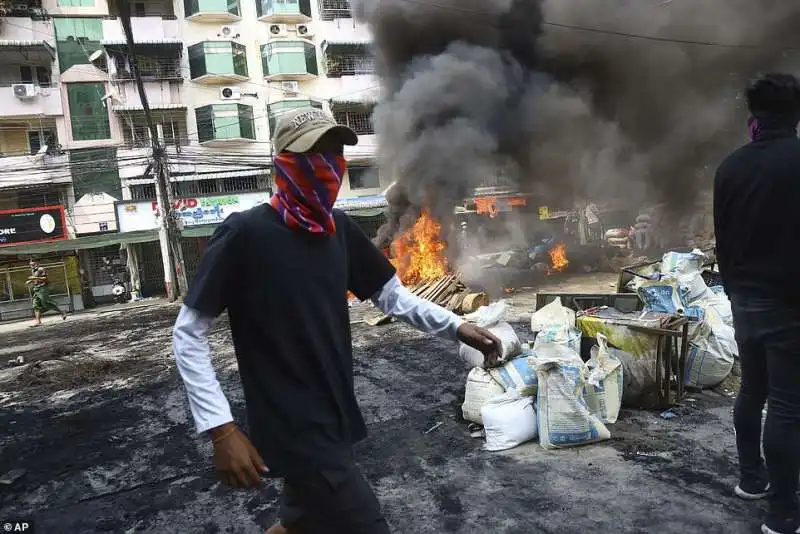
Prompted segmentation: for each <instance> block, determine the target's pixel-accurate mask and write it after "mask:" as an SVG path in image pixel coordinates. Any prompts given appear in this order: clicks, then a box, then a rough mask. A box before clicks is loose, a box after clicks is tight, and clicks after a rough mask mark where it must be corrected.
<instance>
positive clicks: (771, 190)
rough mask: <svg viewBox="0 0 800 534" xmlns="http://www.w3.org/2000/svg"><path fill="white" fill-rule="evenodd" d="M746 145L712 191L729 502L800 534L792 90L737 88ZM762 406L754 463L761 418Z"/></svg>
mask: <svg viewBox="0 0 800 534" xmlns="http://www.w3.org/2000/svg"><path fill="white" fill-rule="evenodd" d="M745 97H746V100H747V106H748V109H749V111H750V113H751V117H750V120H749V122H748V125H749V129H750V135H751V140H752V142H751V143H749V144H747V145H746V146H744V147H742V148H740V149H738V150H736V151H735V152H733V153H732V154H731V155H730V156H728V157H727V158H726V159H725V161H723V162H722V164H721V165H720V167H719V169H718V170H717V175H716V179H715V184H714V227H715V232H716V238H717V261H718V263H719V267H720V274H721V275H722V279H723V283H724V285H725V289H726V291H727V292H728V295H729V296H730V299H731V304H732V306H733V317H734V323H735V324H734V326H735V327H736V340H737V342H738V344H739V352H740V358H741V364H742V385H741V390H740V392H739V395H738V397H737V399H736V409H735V415H734V424H735V426H736V445H737V449H738V453H739V464H740V471H741V477H740V481H739V485H738V486H737V487H736V494H737V495H738V496H739V497H742V498H744V499H760V498H763V497H768V498H769V513H768V515H767V518H766V520H765V522H764V525H763V526H762V532H763V533H764V534H789V533H792V534H794V533H800V513H799V511H798V502H797V495H796V492H797V486H798V475H799V474H800V454H799V453H798V451H800V386H798V384H800V289H798V287H799V286H798V284H797V273H798V265H800V233H798V231H797V228H796V227H795V225H794V217H795V213H796V212H797V210H798V209H800V140H798V139H797V124H798V122H800V82H798V80H797V79H796V78H795V77H794V76H792V75H789V74H769V75H766V76H763V77H761V78H759V79H757V80H755V81H753V82H751V83H750V85H749V86H748V87H747V89H746V92H745ZM765 402H767V403H768V407H767V418H766V423H765V425H764V438H763V440H764V456H765V458H766V466H765V465H764V463H765V462H764V461H763V460H762V458H761V415H762V410H763V408H764V404H765Z"/></svg>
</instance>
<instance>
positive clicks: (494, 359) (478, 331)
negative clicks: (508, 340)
mask: <svg viewBox="0 0 800 534" xmlns="http://www.w3.org/2000/svg"><path fill="white" fill-rule="evenodd" d="M458 340H459V341H461V342H462V343H464V344H465V345H469V346H470V347H472V348H473V349H478V350H479V351H481V352H482V353H483V359H484V363H485V365H486V367H492V366H495V365H497V363H498V361H499V360H500V358H502V357H503V344H502V343H501V342H500V340H499V339H497V336H495V335H494V334H492V333H491V332H489V331H488V330H486V329H485V328H481V327H480V326H476V325H474V324H472V323H464V324H462V325H461V326H459V327H458Z"/></svg>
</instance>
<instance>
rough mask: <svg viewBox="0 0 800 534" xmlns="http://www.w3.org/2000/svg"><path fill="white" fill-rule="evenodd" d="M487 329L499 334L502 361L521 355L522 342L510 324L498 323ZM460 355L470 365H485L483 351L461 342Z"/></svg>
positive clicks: (496, 334)
mask: <svg viewBox="0 0 800 534" xmlns="http://www.w3.org/2000/svg"><path fill="white" fill-rule="evenodd" d="M487 330H489V332H491V333H492V334H494V335H495V336H497V339H499V340H500V342H501V344H502V354H501V356H500V360H501V361H506V360H510V359H511V358H513V357H515V356H519V354H520V353H521V352H522V343H521V342H520V340H519V337H518V336H517V333H516V332H515V331H514V328H513V327H512V326H511V325H510V324H508V323H498V324H496V325H494V326H490V327H489V328H487ZM458 356H459V357H460V358H461V359H462V360H464V361H465V362H466V363H467V364H468V365H469V366H470V367H485V364H484V357H483V353H482V352H481V351H479V350H478V349H474V348H472V347H470V346H469V345H465V344H464V343H460V344H459V346H458Z"/></svg>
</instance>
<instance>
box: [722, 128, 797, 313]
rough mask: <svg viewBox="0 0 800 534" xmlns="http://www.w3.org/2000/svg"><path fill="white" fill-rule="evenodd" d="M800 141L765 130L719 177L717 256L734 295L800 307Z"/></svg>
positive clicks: (726, 164) (788, 132) (786, 130)
mask: <svg viewBox="0 0 800 534" xmlns="http://www.w3.org/2000/svg"><path fill="white" fill-rule="evenodd" d="M798 216H800V140H798V138H797V134H796V133H795V130H794V129H793V128H783V129H769V130H765V131H762V132H761V133H760V134H759V135H758V136H757V138H756V140H755V141H754V142H752V143H750V144H748V145H746V146H744V147H742V148H740V149H738V150H736V151H735V152H733V153H732V154H731V155H729V156H728V157H727V158H726V159H725V160H724V161H723V162H722V164H721V165H720V166H719V169H717V174H716V178H715V180H714V229H715V232H716V237H717V261H718V262H719V266H720V273H721V275H722V279H723V283H724V284H725V288H726V291H727V292H728V293H729V294H732V295H737V296H741V297H759V298H760V297H764V298H776V299H780V300H783V301H784V302H785V303H787V304H789V305H790V306H791V307H800V279H799V278H800V228H798V225H797V221H798Z"/></svg>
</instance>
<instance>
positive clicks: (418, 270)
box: [391, 211, 449, 284]
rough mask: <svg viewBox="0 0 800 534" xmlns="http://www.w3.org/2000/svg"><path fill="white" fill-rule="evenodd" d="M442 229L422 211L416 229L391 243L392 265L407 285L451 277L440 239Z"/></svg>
mask: <svg viewBox="0 0 800 534" xmlns="http://www.w3.org/2000/svg"><path fill="white" fill-rule="evenodd" d="M441 231H442V225H441V224H439V222H438V221H437V220H436V219H434V218H433V217H431V215H430V214H429V213H428V212H427V211H423V212H422V213H421V214H420V216H419V218H418V219H417V222H416V223H414V226H412V227H411V228H409V229H408V230H406V231H405V232H403V233H402V234H400V235H398V236H397V237H396V238H395V239H394V241H393V242H392V247H391V251H392V256H393V259H392V260H391V261H392V264H393V265H394V266H395V268H396V269H397V275H398V277H399V278H400V280H402V282H403V283H404V284H415V283H418V282H422V281H427V280H435V279H436V278H441V277H442V276H445V275H446V274H447V273H448V270H449V267H448V265H447V259H446V258H445V257H444V249H446V248H447V244H446V243H445V242H444V241H442V239H441Z"/></svg>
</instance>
